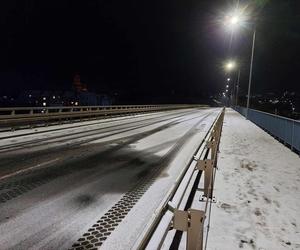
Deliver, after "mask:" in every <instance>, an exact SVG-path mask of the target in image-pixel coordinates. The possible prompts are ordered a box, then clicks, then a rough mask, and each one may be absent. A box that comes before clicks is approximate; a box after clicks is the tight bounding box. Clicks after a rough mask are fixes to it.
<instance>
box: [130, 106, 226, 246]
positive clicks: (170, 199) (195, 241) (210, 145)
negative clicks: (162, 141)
mask: <svg viewBox="0 0 300 250" xmlns="http://www.w3.org/2000/svg"><path fill="white" fill-rule="evenodd" d="M224 113H225V110H224V109H223V110H222V112H221V113H220V114H219V116H218V117H217V119H216V120H215V122H214V124H213V125H212V126H211V129H210V130H209V132H208V133H207V134H206V136H205V139H204V140H203V141H202V142H201V144H200V146H199V148H198V149H197V150H196V152H195V154H194V155H193V157H192V158H191V160H190V163H189V164H188V166H186V167H185V169H184V171H183V172H182V175H181V176H180V177H179V178H178V179H177V181H176V183H175V184H174V185H173V188H172V189H170V190H169V193H168V194H167V195H166V197H165V199H164V200H163V201H162V203H161V205H160V207H159V208H158V209H157V210H156V212H155V213H154V215H153V217H152V219H151V221H150V223H149V224H148V225H146V229H145V230H144V232H142V233H141V235H140V237H139V239H138V241H137V243H136V245H135V246H134V247H133V249H149V250H152V249H160V248H161V246H162V245H163V243H164V241H165V239H166V236H167V234H168V232H169V230H172V229H175V230H178V231H182V232H187V242H186V249H188V250H202V249H205V248H206V240H205V239H204V223H205V221H206V218H208V222H207V223H209V221H210V211H211V209H210V206H211V203H212V201H213V187H214V180H215V174H216V166H217V153H218V148H219V143H220V137H221V132H222V125H223V119H224ZM203 173H204V184H203V188H201V189H200V191H201V192H203V195H202V198H203V199H202V201H203V202H204V204H203V206H202V207H203V209H202V210H199V209H192V208H189V209H187V210H184V209H182V208H184V207H185V206H186V203H187V200H186V199H185V198H184V197H186V196H190V195H191V194H190V191H191V190H190V189H189V187H191V186H192V187H196V188H197V187H198V185H199V183H200V180H201V179H200V178H199V179H198V180H197V178H196V176H198V175H200V176H202V174H203ZM197 190H199V189H197ZM192 198H194V197H192ZM209 204H210V205H209ZM207 230H209V227H207ZM207 235H208V231H207V232H206V236H207Z"/></svg>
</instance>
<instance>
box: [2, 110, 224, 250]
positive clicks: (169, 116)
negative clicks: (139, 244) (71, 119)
mask: <svg viewBox="0 0 300 250" xmlns="http://www.w3.org/2000/svg"><path fill="white" fill-rule="evenodd" d="M219 111H220V109H190V110H177V111H170V112H169V111H168V112H159V113H155V114H151V115H150V114H149V115H141V116H137V117H131V119H125V118H124V119H113V120H111V121H93V122H87V123H78V124H70V125H65V126H66V128H65V129H63V130H55V131H53V128H55V127H49V128H41V129H39V130H40V131H41V133H39V134H31V135H24V133H25V134H26V133H27V131H25V130H24V131H19V132H18V133H21V132H22V133H21V134H20V136H18V137H15V138H13V139H9V138H7V139H2V140H1V143H0V153H1V155H0V177H1V176H2V179H1V178H0V249H1V250H2V249H33V250H35V249H43V250H44V249H69V248H70V247H71V246H72V245H73V243H76V242H77V240H78V239H79V238H81V237H83V235H84V234H86V233H87V232H88V230H89V229H90V228H91V227H92V226H93V225H94V224H95V223H97V221H98V220H99V219H100V218H102V217H103V216H104V215H105V213H106V212H107V211H109V210H110V209H111V208H112V207H113V206H115V205H116V204H117V203H118V202H119V201H120V200H121V199H122V197H124V194H126V193H128V192H129V191H130V190H131V189H132V188H133V187H134V186H137V187H138V189H139V190H141V189H142V186H143V185H144V183H145V182H141V183H140V181H141V180H143V179H144V178H145V179H147V178H148V176H150V177H151V176H153V174H154V176H155V178H153V182H152V183H151V185H150V186H149V188H148V189H147V191H145V193H143V195H141V196H140V197H139V199H137V200H136V201H135V202H136V203H135V204H134V205H132V209H131V210H130V209H129V210H130V211H128V213H127V214H123V213H124V211H125V210H124V211H123V212H122V215H123V219H122V220H121V221H118V223H117V225H115V226H114V227H115V230H113V231H112V232H111V234H110V235H109V236H107V239H106V240H105V241H103V242H104V243H103V246H102V248H103V249H130V248H131V247H132V246H133V244H134V243H135V241H136V239H137V238H138V236H139V233H140V232H141V231H142V230H143V227H145V225H146V223H147V222H148V221H149V219H150V218H151V216H152V215H153V213H154V211H155V209H157V206H158V204H160V203H161V200H162V199H163V198H164V196H165V194H166V193H167V191H168V190H169V189H170V188H171V186H172V185H173V183H174V181H175V180H176V178H177V177H178V175H179V173H180V172H181V171H182V169H183V168H184V167H185V165H186V162H187V161H188V160H189V159H190V157H191V156H192V154H193V152H194V151H195V149H196V148H197V146H198V145H199V144H200V142H201V140H202V139H203V137H204V135H205V134H206V132H207V130H208V129H209V128H210V126H211V124H212V122H213V121H214V120H215V118H216V116H217V114H218V113H219ZM91 123H93V124H91ZM74 125H76V127H73V126H74ZM77 125H84V126H80V127H79V126H77ZM58 128H59V127H58ZM9 133H11V134H12V135H15V134H14V132H7V134H5V136H7V135H9ZM0 137H1V135H0ZM156 166H159V168H158V169H156ZM27 170H28V171H27ZM16 171H21V172H18V173H19V174H17V175H14V173H15V172H16ZM22 171H24V172H22ZM5 175H6V176H5ZM139 183H140V184H139ZM137 193H138V192H137ZM7 197H9V199H8V198H7ZM132 200H133V199H132ZM127 208H128V207H127ZM115 215H116V213H115ZM118 216H120V214H118ZM99 230H100V229H99ZM91 242H92V241H91Z"/></svg>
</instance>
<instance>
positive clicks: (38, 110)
mask: <svg viewBox="0 0 300 250" xmlns="http://www.w3.org/2000/svg"><path fill="white" fill-rule="evenodd" d="M198 107H208V106H206V105H188V104H182V105H171V104H170V105H123V106H70V107H24V108H23V107H12V108H0V127H16V126H24V125H32V124H35V123H41V122H45V123H48V122H53V121H63V120H69V119H83V118H95V117H101V116H107V115H121V114H133V113H142V112H153V111H165V110H172V109H183V108H198Z"/></svg>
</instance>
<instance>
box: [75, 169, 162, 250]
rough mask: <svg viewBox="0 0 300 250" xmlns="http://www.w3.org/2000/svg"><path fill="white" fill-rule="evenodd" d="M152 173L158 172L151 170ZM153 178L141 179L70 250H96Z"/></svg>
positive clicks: (150, 183)
mask: <svg viewBox="0 0 300 250" xmlns="http://www.w3.org/2000/svg"><path fill="white" fill-rule="evenodd" d="M153 170H154V172H156V171H157V170H158V167H157V168H156V169H153ZM154 180H155V176H154V175H152V176H151V177H148V178H143V179H142V180H140V181H139V183H138V184H137V185H135V186H134V187H133V188H132V189H131V190H130V191H128V192H127V193H126V194H125V195H124V196H123V197H122V198H121V199H120V200H119V201H118V202H117V203H116V204H115V205H114V206H113V207H112V208H111V209H109V210H108V211H107V212H106V213H105V214H104V215H103V216H102V217H101V218H100V219H99V220H98V221H97V223H96V224H94V225H93V226H92V227H90V228H89V229H88V231H87V232H86V233H84V234H83V235H82V237H81V238H79V239H78V241H77V242H76V243H75V244H73V245H72V248H70V249H72V250H83V249H98V247H100V246H101V245H102V244H103V242H104V241H105V240H106V239H107V237H108V236H109V235H110V234H111V233H112V231H114V230H115V228H116V227H117V226H118V225H119V224H120V223H121V221H122V220H123V219H124V218H125V216H126V215H127V214H128V213H129V211H130V210H131V209H132V208H133V206H134V205H135V204H136V203H137V202H138V200H139V199H140V198H141V197H142V196H143V194H144V193H145V192H146V191H147V189H148V188H149V187H150V186H151V185H152V183H153V182H154Z"/></svg>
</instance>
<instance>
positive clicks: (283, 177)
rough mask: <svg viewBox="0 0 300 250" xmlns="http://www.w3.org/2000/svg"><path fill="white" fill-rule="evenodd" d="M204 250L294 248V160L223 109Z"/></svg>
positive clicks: (298, 238)
mask: <svg viewBox="0 0 300 250" xmlns="http://www.w3.org/2000/svg"><path fill="white" fill-rule="evenodd" d="M218 168H219V170H218V171H217V175H216V182H215V191H214V196H215V197H216V200H217V203H215V204H213V206H212V218H211V227H210V232H209V236H208V245H207V249H210V250H213V249H218V250H221V249H222V250H223V249H230V250H232V249H260V250H263V249H266V250H267V249H268V250H269V249H272V250H273V249H275V250H277V249H300V158H299V156H298V155H297V154H295V153H293V152H291V151H290V150H289V149H288V148H287V147H285V146H284V145H282V144H281V143H279V142H278V141H276V140H275V139H274V138H273V137H271V136H270V135H269V134H267V133H266V132H264V131H263V130H262V129H260V128H259V127H257V126H256V125H255V124H253V123H252V122H250V121H247V120H245V118H244V117H243V116H241V115H240V114H238V113H237V112H235V111H233V110H232V109H227V111H226V114H225V120H224V127H223V133H222V137H221V144H220V154H219V161H218Z"/></svg>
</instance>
